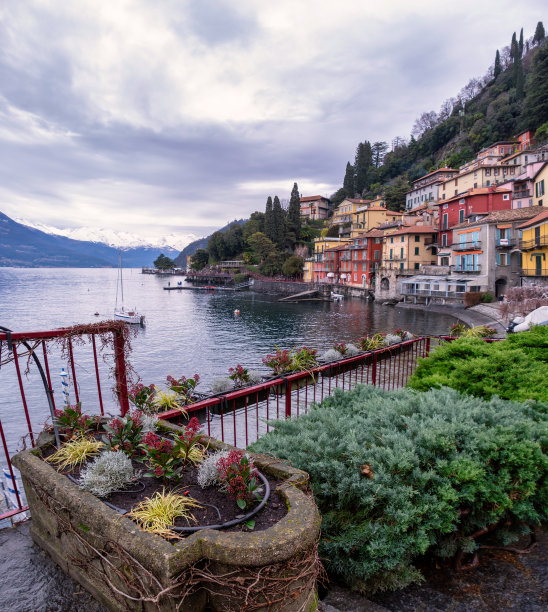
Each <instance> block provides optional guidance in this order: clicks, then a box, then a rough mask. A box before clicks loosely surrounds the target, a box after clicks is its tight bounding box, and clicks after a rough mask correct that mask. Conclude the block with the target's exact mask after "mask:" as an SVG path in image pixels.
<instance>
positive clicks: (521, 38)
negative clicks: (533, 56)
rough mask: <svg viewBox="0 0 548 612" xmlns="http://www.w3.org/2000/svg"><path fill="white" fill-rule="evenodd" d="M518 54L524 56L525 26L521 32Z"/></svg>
mask: <svg viewBox="0 0 548 612" xmlns="http://www.w3.org/2000/svg"><path fill="white" fill-rule="evenodd" d="M518 55H519V57H520V58H521V57H523V28H521V31H520V33H519V43H518Z"/></svg>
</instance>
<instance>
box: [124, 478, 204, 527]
mask: <svg viewBox="0 0 548 612" xmlns="http://www.w3.org/2000/svg"><path fill="white" fill-rule="evenodd" d="M201 507H202V504H200V503H199V502H198V501H197V500H195V499H194V498H193V497H186V496H184V495H179V494H178V493H177V492H176V491H171V492H169V493H166V491H165V489H162V491H157V492H156V493H155V494H154V495H153V496H152V497H147V498H146V499H145V500H143V501H142V502H141V503H140V504H138V505H137V506H135V508H133V510H132V511H131V512H130V513H129V514H128V516H131V517H132V518H134V519H135V520H136V521H137V522H138V523H139V525H140V527H141V529H143V530H144V531H150V532H151V533H156V534H157V535H161V536H164V537H166V536H167V537H174V536H173V532H171V531H169V528H170V527H172V526H173V523H174V521H175V519H176V518H177V517H182V518H184V519H185V520H186V522H187V524H190V522H193V523H196V518H195V517H194V515H193V514H192V512H191V509H192V508H201Z"/></svg>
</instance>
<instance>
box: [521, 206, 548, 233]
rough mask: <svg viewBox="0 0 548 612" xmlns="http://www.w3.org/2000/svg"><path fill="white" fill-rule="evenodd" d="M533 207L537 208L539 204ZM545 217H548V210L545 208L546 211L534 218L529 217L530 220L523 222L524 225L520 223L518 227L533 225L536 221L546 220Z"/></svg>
mask: <svg viewBox="0 0 548 612" xmlns="http://www.w3.org/2000/svg"><path fill="white" fill-rule="evenodd" d="M531 208H537V206H531ZM538 208H540V207H538ZM545 219H548V210H545V211H543V212H541V213H540V214H539V215H537V216H536V217H533V218H532V219H529V221H527V222H526V223H523V224H522V225H518V228H522V227H530V226H531V225H535V224H536V223H540V222H541V221H544V220H545Z"/></svg>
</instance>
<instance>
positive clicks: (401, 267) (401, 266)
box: [400, 261, 404, 270]
mask: <svg viewBox="0 0 548 612" xmlns="http://www.w3.org/2000/svg"><path fill="white" fill-rule="evenodd" d="M403 269H404V268H403V261H402V262H401V264H400V270H403Z"/></svg>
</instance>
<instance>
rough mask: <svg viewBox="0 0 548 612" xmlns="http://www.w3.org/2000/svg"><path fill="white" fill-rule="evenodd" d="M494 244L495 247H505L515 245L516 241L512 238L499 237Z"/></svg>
mask: <svg viewBox="0 0 548 612" xmlns="http://www.w3.org/2000/svg"><path fill="white" fill-rule="evenodd" d="M496 245H497V249H505V248H509V247H513V246H516V241H515V240H514V239H513V238H499V239H498V240H497V244H496Z"/></svg>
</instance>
